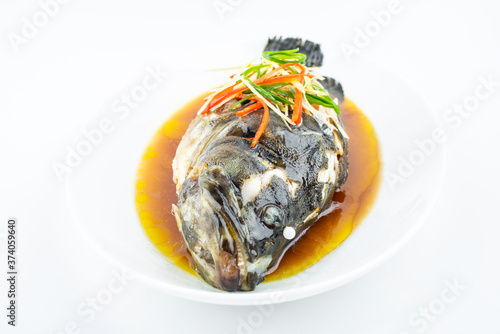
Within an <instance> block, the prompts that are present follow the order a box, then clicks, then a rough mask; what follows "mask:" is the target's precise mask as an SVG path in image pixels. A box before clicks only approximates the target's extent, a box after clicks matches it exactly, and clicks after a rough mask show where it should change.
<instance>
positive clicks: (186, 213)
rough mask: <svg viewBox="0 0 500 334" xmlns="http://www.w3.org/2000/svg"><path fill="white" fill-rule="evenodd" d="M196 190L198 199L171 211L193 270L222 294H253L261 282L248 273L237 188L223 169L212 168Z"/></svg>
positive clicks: (198, 183)
mask: <svg viewBox="0 0 500 334" xmlns="http://www.w3.org/2000/svg"><path fill="white" fill-rule="evenodd" d="M186 186H188V185H186ZM195 187H196V188H197V189H196V196H193V194H192V195H191V196H190V197H189V200H188V201H186V202H185V203H183V204H182V205H180V208H178V207H177V206H175V205H174V206H173V207H172V211H173V214H174V215H175V218H176V221H177V225H178V228H179V231H181V233H182V235H183V237H184V240H185V241H186V245H187V248H188V250H189V252H190V254H191V256H192V258H193V262H194V263H193V269H195V271H196V272H197V273H198V274H199V275H200V276H201V277H202V278H203V279H204V280H205V281H206V282H207V283H209V284H210V285H212V286H214V287H217V288H219V289H221V290H225V291H238V290H240V291H245V290H253V289H254V288H255V286H256V285H257V284H258V282H257V281H258V280H256V279H255V278H254V275H252V274H251V273H249V272H248V264H249V258H248V254H247V252H246V248H245V241H244V231H243V230H242V226H244V224H241V222H240V203H241V200H240V199H238V196H237V195H236V194H237V191H235V188H234V185H233V184H232V182H230V181H229V179H228V178H227V175H226V173H225V171H224V169H223V168H221V167H219V166H212V167H210V168H207V169H206V170H205V171H203V172H202V173H201V174H200V176H199V177H198V180H197V181H196V186H195Z"/></svg>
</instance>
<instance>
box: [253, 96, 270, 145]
mask: <svg viewBox="0 0 500 334" xmlns="http://www.w3.org/2000/svg"><path fill="white" fill-rule="evenodd" d="M258 100H259V102H260V103H261V104H262V105H263V106H264V115H263V116H262V121H261V123H260V125H259V128H258V129H257V132H256V133H255V137H254V138H253V140H252V145H250V147H252V148H253V147H255V145H257V142H258V141H259V138H260V136H262V134H263V133H264V130H265V129H266V126H267V122H268V121H269V108H268V107H267V104H266V103H265V102H264V101H262V100H261V99H258Z"/></svg>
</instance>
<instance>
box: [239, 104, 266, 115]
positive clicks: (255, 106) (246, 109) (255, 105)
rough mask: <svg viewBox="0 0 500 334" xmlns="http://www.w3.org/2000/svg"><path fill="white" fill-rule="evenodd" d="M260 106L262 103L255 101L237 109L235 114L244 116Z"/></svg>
mask: <svg viewBox="0 0 500 334" xmlns="http://www.w3.org/2000/svg"><path fill="white" fill-rule="evenodd" d="M261 107H262V104H261V103H260V102H255V103H253V104H251V105H249V106H248V107H246V108H245V109H243V110H240V111H238V112H237V113H236V116H245V115H246V114H249V113H251V112H252V111H254V110H257V109H259V108H261Z"/></svg>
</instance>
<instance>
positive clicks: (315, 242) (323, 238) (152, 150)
mask: <svg viewBox="0 0 500 334" xmlns="http://www.w3.org/2000/svg"><path fill="white" fill-rule="evenodd" d="M204 96H206V94H203V95H200V96H198V97H197V98H195V99H193V100H192V101H190V102H189V103H187V104H186V105H185V106H184V107H182V108H181V109H179V110H178V111H177V112H175V113H174V114H172V116H170V118H169V119H168V120H167V121H166V122H165V123H164V124H163V126H162V127H161V128H160V129H159V130H158V131H157V132H156V134H155V135H154V136H153V138H152V139H151V142H150V144H149V146H148V147H147V149H146V152H145V153H144V156H143V159H142V162H141V165H140V167H139V171H138V180H137V187H136V188H137V189H136V190H137V193H136V207H137V212H138V214H139V218H140V222H141V225H142V227H143V228H144V231H145V233H146V235H147V236H148V238H149V239H150V240H151V242H152V243H153V244H154V245H155V246H156V248H157V249H158V250H159V251H160V252H161V253H162V254H163V255H165V256H166V257H167V258H168V259H169V260H170V261H172V262H173V263H174V264H176V265H177V266H178V267H180V268H182V269H184V270H185V271H187V272H190V273H193V274H194V271H193V270H192V269H191V267H190V261H191V256H190V255H189V253H188V251H187V249H186V246H185V245H184V240H183V239H182V236H181V234H180V232H179V230H178V229H177V224H176V222H175V219H174V216H173V215H172V214H171V209H172V204H175V203H177V194H176V192H175V184H174V182H173V181H172V173H173V171H172V160H173V158H174V156H175V152H176V149H177V146H178V144H179V142H180V140H181V138H182V136H183V135H184V133H185V131H186V129H187V127H188V126H189V123H190V122H191V120H193V118H194V117H195V116H196V113H197V111H198V109H199V108H200V107H201V105H202V104H203V97H204ZM341 110H342V114H341V118H342V121H343V122H344V126H345V130H346V132H347V134H348V135H349V137H350V139H349V176H348V178H347V181H346V183H345V184H344V185H343V186H342V187H341V188H340V189H339V190H338V191H337V193H335V195H334V198H333V200H334V201H336V202H339V203H340V205H339V206H338V208H337V209H335V211H333V212H331V213H329V214H327V215H326V216H324V217H322V218H320V219H319V220H318V221H317V222H316V223H315V224H313V226H311V227H310V228H309V229H308V230H307V232H306V233H305V234H304V235H303V236H302V237H301V238H300V239H299V240H297V242H295V244H294V245H293V246H292V247H290V248H289V250H288V251H287V252H286V254H285V255H284V256H283V258H282V260H281V262H280V264H279V266H278V268H277V269H276V270H275V271H274V272H272V273H271V274H268V275H267V276H266V281H274V280H278V279H282V278H285V277H288V276H291V275H294V274H297V273H299V272H301V271H302V270H304V269H306V268H307V267H309V266H311V265H313V264H314V263H316V262H318V261H319V260H320V259H321V258H322V257H323V256H325V255H326V254H328V253H329V252H331V251H332V250H333V249H335V248H336V247H337V246H338V245H339V244H340V243H341V242H342V241H343V240H345V238H347V236H348V235H349V234H350V233H351V231H352V230H353V229H354V228H355V227H356V226H357V225H359V224H360V223H361V221H362V220H363V218H364V217H365V216H366V214H367V213H368V212H369V211H370V209H371V207H372V204H373V203H374V200H375V197H376V194H377V190H378V186H379V182H380V174H381V173H380V172H381V157H380V152H379V146H378V142H377V138H376V135H375V132H374V130H373V127H372V125H371V123H370V121H369V120H368V118H367V117H366V116H365V115H364V114H363V112H362V111H361V110H360V109H359V108H357V107H356V105H355V104H354V103H353V102H351V101H350V100H348V99H346V101H344V103H343V104H342V106H341Z"/></svg>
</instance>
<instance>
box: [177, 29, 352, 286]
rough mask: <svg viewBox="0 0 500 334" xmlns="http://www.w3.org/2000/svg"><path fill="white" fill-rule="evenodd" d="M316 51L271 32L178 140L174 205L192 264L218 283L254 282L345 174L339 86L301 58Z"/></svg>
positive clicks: (316, 59) (318, 59)
mask: <svg viewBox="0 0 500 334" xmlns="http://www.w3.org/2000/svg"><path fill="white" fill-rule="evenodd" d="M290 46H291V47H292V48H295V49H293V50H286V49H289V48H290ZM311 59H312V60H313V61H308V60H311ZM322 61H323V55H322V54H321V50H320V49H319V45H317V44H314V43H312V42H309V41H306V42H305V43H302V41H301V40H300V39H289V38H287V39H281V38H280V39H276V38H273V39H270V40H269V42H268V45H267V47H266V51H265V52H264V53H263V56H262V59H261V60H260V61H258V62H257V63H253V64H251V65H249V66H248V67H245V68H243V69H242V70H241V72H240V73H237V74H235V75H233V76H232V77H231V79H232V81H231V82H230V83H228V84H227V85H224V86H222V87H221V88H218V89H217V90H216V91H214V92H213V94H211V95H210V96H208V97H207V99H206V103H205V105H204V106H203V107H202V108H201V109H200V111H199V113H198V116H197V117H196V118H195V119H194V120H193V121H192V123H191V124H190V126H189V128H188V130H187V132H186V134H185V135H184V137H183V138H182V141H181V142H180V144H179V147H178V149H177V153H176V156H175V159H174V162H173V169H174V182H175V183H176V187H177V195H178V203H177V205H173V208H172V211H173V214H174V215H175V218H176V221H177V225H178V227H179V230H180V231H181V233H182V235H183V237H184V240H185V242H186V245H187V248H188V250H189V252H190V253H191V255H192V258H193V268H194V269H195V270H196V272H197V273H198V274H199V275H200V276H201V277H202V278H203V279H204V280H205V281H206V282H207V283H209V284H210V285H212V286H214V287H216V288H218V289H222V290H226V291H238V290H240V291H249V290H254V289H255V287H256V286H257V285H258V284H259V283H260V282H262V281H263V280H264V277H265V275H266V274H267V273H269V272H271V271H273V270H274V269H275V268H276V267H277V265H278V264H279V261H280V259H281V258H282V256H283V254H284V253H285V251H286V250H287V249H288V248H289V246H291V245H292V243H293V242H294V241H296V240H297V239H298V238H299V237H300V236H301V235H302V234H303V233H304V232H305V231H306V230H307V228H309V227H310V226H311V225H312V224H314V222H316V221H317V219H318V218H319V216H320V214H321V213H322V211H324V210H325V209H327V208H329V207H330V206H331V205H332V196H333V193H334V192H335V191H336V189H338V188H339V187H340V186H341V185H342V184H343V183H344V182H345V180H346V178H347V166H348V162H347V139H348V137H347V134H346V133H345V131H344V128H343V125H342V122H341V120H340V117H339V113H340V108H339V106H338V105H339V104H341V103H342V101H343V99H344V95H343V91H342V87H341V85H340V84H339V83H338V82H337V81H335V80H334V79H331V78H322V77H319V76H317V75H314V74H313V73H311V71H310V70H309V68H308V67H307V66H306V65H303V64H304V62H305V64H307V65H309V66H314V67H316V66H319V65H321V63H322ZM285 228H287V233H285V234H284V231H285ZM290 231H291V233H290Z"/></svg>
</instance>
